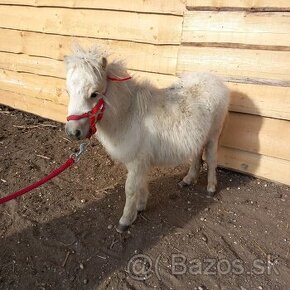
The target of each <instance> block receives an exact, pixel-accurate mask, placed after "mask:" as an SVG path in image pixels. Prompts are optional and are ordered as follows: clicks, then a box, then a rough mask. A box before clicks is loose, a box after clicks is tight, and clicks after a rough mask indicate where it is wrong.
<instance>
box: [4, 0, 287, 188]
mask: <svg viewBox="0 0 290 290" xmlns="http://www.w3.org/2000/svg"><path fill="white" fill-rule="evenodd" d="M75 40H76V41H78V42H79V43H80V44H82V45H85V46H89V45H92V44H95V43H97V44H101V45H104V46H107V47H108V48H109V50H110V51H111V52H112V58H121V59H124V60H125V61H126V62H127V64H128V67H129V69H130V72H131V73H132V74H134V75H136V76H141V77H146V78H149V79H151V80H152V82H154V83H155V84H156V85H157V86H159V87H165V86H167V85H169V84H170V83H172V81H173V80H175V79H176V76H177V75H179V74H181V73H183V72H186V71H210V72H213V73H215V74H218V75H220V76H221V77H223V78H224V79H225V81H226V83H227V85H228V86H229V88H230V89H231V92H232V95H231V97H232V98H231V106H230V114H229V117H228V120H227V122H226V126H225V130H224V132H223V135H222V138H221V146H220V152H219V164H220V165H221V166H225V167H228V168H232V169H234V170H238V171H241V172H245V173H248V174H252V175H256V176H260V177H263V178H267V179H271V180H275V181H278V182H282V183H286V184H290V152H289V150H288V144H289V141H290V74H289V68H290V2H289V0H277V1H270V0H231V1H229V0H168V1H163V0H146V1H144V0H136V1H130V0H124V1H121V2H120V1H117V0H112V1H103V0H100V1H88V0H67V1H60V0H54V1H49V0H6V1H5V0H0V103H3V104H6V105H9V106H12V107H15V108H18V109H21V110H24V111H29V112H32V113H35V114H38V115H41V116H44V117H48V118H51V119H54V120H58V121H64V119H65V115H66V104H67V95H66V92H65V83H64V78H65V72H64V65H63V57H64V55H66V54H68V53H69V52H70V47H71V43H72V42H73V41H75Z"/></svg>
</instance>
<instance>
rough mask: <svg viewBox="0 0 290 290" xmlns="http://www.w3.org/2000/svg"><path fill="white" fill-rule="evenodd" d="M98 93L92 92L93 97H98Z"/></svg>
mask: <svg viewBox="0 0 290 290" xmlns="http://www.w3.org/2000/svg"><path fill="white" fill-rule="evenodd" d="M98 94H99V93H97V92H94V93H92V94H91V98H96V97H97V96H98Z"/></svg>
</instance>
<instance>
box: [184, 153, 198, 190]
mask: <svg viewBox="0 0 290 290" xmlns="http://www.w3.org/2000/svg"><path fill="white" fill-rule="evenodd" d="M201 157H202V151H201V152H200V153H199V154H197V155H196V156H194V157H193V159H192V163H191V166H190V168H189V170H188V173H187V175H186V176H185V177H184V178H183V179H182V181H180V182H179V183H178V185H179V187H180V188H183V187H185V186H188V185H190V184H191V183H193V184H195V183H197V180H198V177H199V173H200V164H201V161H202V160H201Z"/></svg>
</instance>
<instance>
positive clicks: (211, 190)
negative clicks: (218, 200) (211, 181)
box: [207, 185, 216, 196]
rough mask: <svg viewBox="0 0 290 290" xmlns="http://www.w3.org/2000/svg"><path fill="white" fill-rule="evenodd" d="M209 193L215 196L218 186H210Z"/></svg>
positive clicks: (208, 187)
mask: <svg viewBox="0 0 290 290" xmlns="http://www.w3.org/2000/svg"><path fill="white" fill-rule="evenodd" d="M207 192H208V194H209V195H211V196H213V195H214V193H215V192H216V186H215V185H208V186H207Z"/></svg>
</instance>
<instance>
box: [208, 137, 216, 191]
mask: <svg viewBox="0 0 290 290" xmlns="http://www.w3.org/2000/svg"><path fill="white" fill-rule="evenodd" d="M217 150H218V137H217V138H212V139H210V140H209V141H208V143H207V144H206V146H205V158H206V163H207V168H208V169H207V170H208V173H207V180H208V181H207V191H208V192H210V193H214V192H215V191H216V185H217V179H216V168H217Z"/></svg>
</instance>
